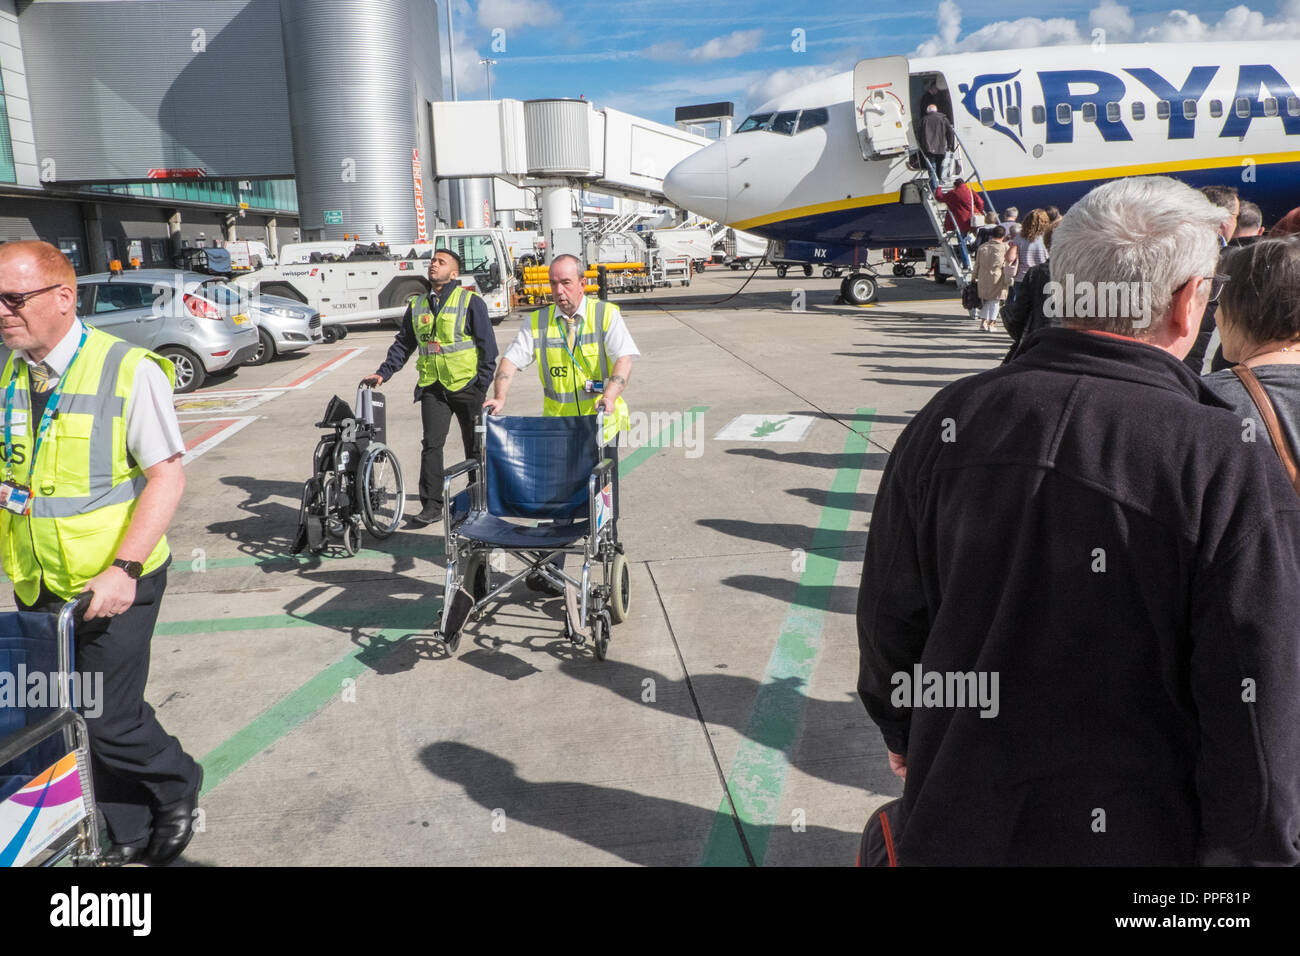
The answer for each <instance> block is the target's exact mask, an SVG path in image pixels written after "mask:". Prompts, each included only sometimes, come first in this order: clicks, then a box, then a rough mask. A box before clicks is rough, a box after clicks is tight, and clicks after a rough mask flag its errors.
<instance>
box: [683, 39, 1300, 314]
mask: <svg viewBox="0 0 1300 956" xmlns="http://www.w3.org/2000/svg"><path fill="white" fill-rule="evenodd" d="M1295 52H1296V48H1295V44H1294V43H1293V42H1282V41H1261V42H1224V43H1218V42H1216V43H1141V44H1112V45H1105V44H1101V45H1080V46H1063V47H1042V48H1037V49H1019V50H1004V51H990V52H982V53H965V54H955V55H950V56H936V57H924V58H917V59H915V60H910V61H909V60H908V58H906V57H902V56H890V57H880V58H876V59H869V60H862V61H860V62H859V63H858V64H857V65H856V67H855V68H854V70H853V71H852V72H851V73H849V72H846V73H841V74H838V75H836V76H833V77H830V78H828V79H825V80H821V81H819V82H817V83H813V84H811V85H809V86H805V87H802V88H800V89H797V90H794V91H791V92H789V93H785V94H783V95H781V96H778V97H776V98H774V99H772V100H770V101H769V102H768V103H766V104H764V105H763V106H762V107H761V108H760V109H758V110H757V111H755V112H754V113H753V114H752V115H750V116H749V117H748V118H746V119H745V121H744V122H743V123H741V124H740V126H738V127H737V128H736V131H735V132H734V133H732V134H731V135H730V136H727V137H725V138H723V139H721V140H719V141H717V142H715V143H713V144H711V145H709V146H706V147H704V148H703V149H701V150H700V151H698V152H696V153H694V154H692V155H690V156H688V157H687V158H686V159H684V160H683V161H682V162H680V163H678V164H677V165H676V166H675V167H673V168H672V169H671V170H670V171H669V172H668V174H667V176H665V178H664V185H663V189H664V193H665V194H666V195H667V196H668V198H669V199H670V200H671V201H672V202H673V203H674V204H676V205H678V206H680V207H682V208H684V209H689V210H690V211H691V212H695V213H698V214H700V215H702V216H706V217H708V218H710V219H714V220H716V221H718V222H722V223H725V224H727V225H729V226H732V227H734V228H736V229H743V230H745V231H747V232H752V233H755V234H757V235H760V236H763V237H765V238H768V239H772V240H775V243H776V245H775V247H776V248H777V249H778V250H780V251H779V252H778V254H779V255H782V256H784V257H785V258H793V259H802V260H808V261H824V262H826V263H828V264H836V265H847V266H849V267H851V268H852V270H853V271H852V272H851V273H850V274H849V275H848V276H846V277H845V279H844V281H843V283H842V284H841V287H840V292H841V295H842V296H843V297H844V298H845V299H846V300H847V301H849V302H851V303H854V304H864V303H866V302H870V301H872V300H873V299H874V298H875V296H876V282H875V276H874V274H873V272H872V270H871V269H870V268H869V267H868V266H866V250H868V249H873V248H889V247H905V248H906V247H933V246H936V245H940V246H942V247H946V248H947V251H948V255H949V258H950V259H951V260H952V261H953V270H954V271H956V272H958V273H959V274H960V273H961V266H960V265H959V264H958V263H957V261H956V252H955V251H954V250H955V242H945V241H944V239H943V235H942V232H943V227H942V225H941V223H942V212H943V207H942V206H941V205H939V204H938V203H936V202H935V201H934V200H933V198H931V197H929V196H928V194H927V193H928V185H929V184H928V178H929V177H928V173H927V172H925V171H924V170H923V169H918V163H917V155H918V154H917V149H918V141H919V128H920V123H921V117H922V116H923V113H924V105H925V104H926V103H928V102H934V103H936V105H937V106H938V107H939V109H940V110H942V111H943V112H944V113H945V114H946V115H947V116H948V118H949V119H950V120H951V121H952V122H953V126H954V128H955V131H956V134H957V139H958V148H957V151H956V152H957V156H958V158H959V160H960V162H961V165H962V167H963V174H964V175H971V174H977V175H978V177H979V181H982V183H983V187H984V190H985V191H986V193H987V195H988V197H989V198H990V199H992V201H993V204H994V207H995V208H997V209H1003V208H1005V207H1007V206H1009V205H1015V206H1017V207H1019V208H1020V209H1021V210H1022V211H1023V212H1027V211H1028V210H1030V209H1033V208H1035V207H1043V206H1047V205H1054V206H1057V207H1058V208H1060V209H1061V210H1062V211H1064V210H1065V209H1067V208H1068V207H1069V205H1070V204H1071V203H1073V202H1074V201H1075V200H1077V199H1079V198H1080V197H1081V196H1083V195H1084V194H1085V193H1086V192H1088V191H1089V190H1090V189H1092V188H1093V187H1095V186H1097V185H1099V184H1101V183H1103V182H1105V181H1107V180H1110V179H1116V178H1121V177H1125V176H1136V175H1169V176H1175V177H1177V178H1178V179H1181V180H1183V181H1184V182H1186V183H1188V184H1189V185H1191V186H1194V187H1197V188H1199V187H1202V186H1208V185H1211V184H1222V185H1231V186H1235V187H1237V189H1238V190H1239V193H1240V195H1241V197H1242V198H1243V199H1248V200H1251V201H1253V202H1255V203H1258V204H1259V206H1260V207H1261V209H1262V210H1263V212H1264V221H1265V223H1269V222H1272V221H1275V220H1276V219H1278V218H1280V217H1281V216H1283V215H1284V214H1285V213H1287V212H1288V211H1289V210H1290V209H1292V208H1294V207H1295V206H1296V205H1300V98H1298V97H1297V90H1300V60H1297V58H1296V56H1295ZM971 185H972V188H975V187H976V185H977V182H972V184H971ZM781 244H784V247H783V248H782V246H781ZM938 271H939V270H937V269H936V279H939V278H940V276H939V275H938ZM965 276H966V277H967V278H968V276H969V272H966V273H965Z"/></svg>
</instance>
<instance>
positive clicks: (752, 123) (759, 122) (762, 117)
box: [736, 113, 772, 133]
mask: <svg viewBox="0 0 1300 956" xmlns="http://www.w3.org/2000/svg"><path fill="white" fill-rule="evenodd" d="M771 121H772V114H771V113H755V114H754V115H753V116H749V117H746V119H745V122H743V123H741V124H740V129H738V130H736V132H737V133H748V132H750V131H751V130H756V129H766V128H767V124H768V123H770V122H771Z"/></svg>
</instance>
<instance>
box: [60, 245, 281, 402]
mask: <svg viewBox="0 0 1300 956" xmlns="http://www.w3.org/2000/svg"><path fill="white" fill-rule="evenodd" d="M212 281H213V279H212V277H211V276H207V275H203V274H201V273H198V272H182V271H180V270H177V269H136V270H133V271H131V272H125V273H111V272H101V273H97V274H96V275H89V276H82V277H81V278H79V279H78V280H77V314H78V315H79V316H81V318H82V320H83V321H85V322H86V323H87V324H88V325H93V326H94V327H95V328H97V329H100V330H102V331H104V332H107V333H109V334H110V335H116V336H117V337H118V338H120V339H125V340H126V341H128V342H130V343H131V344H132V345H140V346H143V347H144V348H147V349H150V350H152V351H154V352H156V353H157V354H159V355H161V356H163V358H166V359H169V360H170V361H171V363H172V364H173V365H174V366H175V367H176V391H177V392H178V393H180V392H191V391H193V390H194V389H196V388H198V387H199V386H200V385H202V384H203V382H204V381H205V380H206V379H207V377H208V376H209V375H211V374H213V373H215V372H220V371H223V370H225V369H231V368H236V367H238V366H239V365H242V364H244V363H245V362H247V361H248V360H249V359H251V358H253V357H254V356H255V355H256V354H257V350H258V348H259V346H260V338H259V336H258V334H257V326H256V325H255V324H254V323H253V320H252V318H250V317H249V315H248V314H247V313H243V312H236V311H234V310H233V309H232V308H230V307H229V306H223V305H220V304H218V303H217V302H216V301H214V300H213V299H211V298H209V295H211V294H212V291H213V290H209V289H205V286H206V284H207V283H210V282H212Z"/></svg>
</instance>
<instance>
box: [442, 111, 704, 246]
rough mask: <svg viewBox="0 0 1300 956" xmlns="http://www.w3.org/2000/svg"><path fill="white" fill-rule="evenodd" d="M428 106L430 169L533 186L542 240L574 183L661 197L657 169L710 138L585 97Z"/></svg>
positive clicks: (565, 211)
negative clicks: (430, 119)
mask: <svg viewBox="0 0 1300 956" xmlns="http://www.w3.org/2000/svg"><path fill="white" fill-rule="evenodd" d="M431 110H432V114H433V151H434V155H433V171H434V175H435V176H437V177H438V178H439V179H456V178H477V177H484V176H490V177H495V178H497V179H502V180H505V181H506V182H509V183H512V184H513V185H516V186H520V187H539V188H540V190H541V201H540V202H539V206H540V208H541V211H542V230H543V232H544V234H545V236H546V238H547V239H548V240H549V239H550V238H551V235H552V232H553V230H555V229H565V228H569V227H571V226H572V224H573V220H572V209H573V205H574V199H575V196H574V190H575V189H577V188H579V187H582V188H586V189H591V190H595V191H599V192H603V193H608V194H611V195H616V196H623V197H626V198H628V199H635V200H641V201H646V202H653V203H663V202H665V201H666V197H665V196H664V192H663V181H664V175H665V174H666V173H667V172H668V171H669V170H670V169H672V168H673V167H674V166H675V165H677V163H678V162H680V161H681V160H682V159H685V158H686V157H687V156H689V155H690V154H692V153H694V152H695V151H697V150H699V149H701V148H702V147H704V146H707V145H708V144H709V143H710V142H711V140H709V139H707V138H705V137H703V136H697V135H695V134H693V133H688V132H686V131H684V130H680V129H677V128H675V127H673V126H666V125H664V124H662V123H655V122H653V121H651V120H647V119H643V118H641V117H639V116H633V115H632V114H630V113H624V112H621V111H619V110H614V109H608V108H606V109H598V108H597V107H595V106H594V105H592V104H591V103H590V102H588V101H587V100H569V99H548V100H509V99H506V100H468V101H459V102H444V103H433V104H431ZM553 245H554V244H553V243H551V242H548V258H549V254H550V251H549V250H550V248H551V247H552V246H553Z"/></svg>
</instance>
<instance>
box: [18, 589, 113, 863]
mask: <svg viewBox="0 0 1300 956" xmlns="http://www.w3.org/2000/svg"><path fill="white" fill-rule="evenodd" d="M91 597H92V595H91V594H90V592H86V593H84V594H82V595H80V596H79V597H77V598H76V599H75V600H73V601H69V602H67V603H66V604H64V605H63V607H62V609H60V611H59V613H58V614H57V615H54V614H41V613H36V612H30V611H11V612H7V613H4V614H0V672H3V673H6V674H19V673H22V672H24V671H25V672H26V674H27V675H28V676H29V678H30V677H31V676H32V675H35V674H42V675H46V674H48V675H50V676H51V677H52V678H53V679H52V681H51V682H50V684H49V685H48V687H47V688H46V691H47V695H46V699H44V700H40V701H37V702H33V701H30V700H26V699H24V700H20V701H19V702H18V703H17V706H14V702H13V701H6V702H5V703H4V704H0V867H5V866H54V865H56V864H58V863H60V862H62V861H64V860H65V859H66V860H70V862H71V863H72V864H73V865H74V866H96V865H98V864H99V862H100V858H101V850H100V842H99V811H98V810H97V808H96V806H95V788H94V781H93V780H92V777H91V767H90V735H89V733H88V732H87V730H86V721H85V718H83V717H82V716H81V714H79V713H78V712H77V707H78V706H79V701H78V699H77V698H78V690H79V688H80V680H81V678H76V679H74V667H75V662H74V654H75V648H76V644H75V641H74V626H75V621H76V619H77V618H78V617H80V616H81V615H83V614H84V613H85V612H86V608H88V607H89V606H90V600H91ZM31 686H32V684H31V681H30V679H29V680H27V681H20V685H19V687H20V691H30V690H31Z"/></svg>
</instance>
